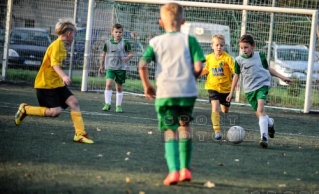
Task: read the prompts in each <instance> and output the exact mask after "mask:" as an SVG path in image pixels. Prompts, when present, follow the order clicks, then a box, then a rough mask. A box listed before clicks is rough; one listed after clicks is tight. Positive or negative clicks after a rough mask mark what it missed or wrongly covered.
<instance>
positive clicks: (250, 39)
mask: <svg viewBox="0 0 319 194" xmlns="http://www.w3.org/2000/svg"><path fill="white" fill-rule="evenodd" d="M241 42H243V43H248V44H250V45H255V41H254V37H253V36H252V35H251V34H244V35H242V36H241V37H240V39H239V41H238V43H241Z"/></svg>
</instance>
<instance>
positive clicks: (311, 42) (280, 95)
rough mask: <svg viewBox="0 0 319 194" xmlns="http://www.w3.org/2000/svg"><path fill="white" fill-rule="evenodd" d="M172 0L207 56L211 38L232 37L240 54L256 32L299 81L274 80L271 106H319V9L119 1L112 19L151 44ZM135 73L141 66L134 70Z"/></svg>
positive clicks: (240, 98) (272, 60) (273, 60)
mask: <svg viewBox="0 0 319 194" xmlns="http://www.w3.org/2000/svg"><path fill="white" fill-rule="evenodd" d="M168 2H176V3H179V4H181V5H183V6H184V8H185V17H186V20H187V24H188V28H189V30H188V31H187V33H189V34H190V35H193V36H195V37H196V38H197V39H198V41H199V42H200V44H201V46H202V48H203V50H204V52H205V54H209V53H211V52H212V50H211V48H210V41H211V36H212V35H213V34H215V33H223V34H224V35H226V39H227V40H226V44H227V51H228V52H229V53H230V54H231V55H232V56H234V57H236V56H237V55H238V54H239V48H238V43H237V41H238V39H239V37H240V36H241V35H242V34H245V33H247V34H252V35H253V36H254V38H255V41H256V50H258V51H262V52H264V53H265V54H266V55H267V58H268V63H269V65H270V66H271V67H272V68H274V69H276V70H277V71H278V72H280V73H282V74H284V75H285V76H288V77H291V78H293V79H294V81H295V82H294V83H295V84H293V85H290V86H287V85H286V84H285V83H283V82H282V81H281V80H278V79H276V78H273V79H272V89H271V91H270V93H269V99H268V104H267V105H268V106H271V107H274V108H281V109H291V110H296V111H300V112H304V113H309V112H312V111H318V110H319V102H318V100H317V99H319V89H318V88H319V53H318V52H317V51H316V42H317V40H318V37H317V36H316V26H317V23H318V10H310V9H292V8H278V7H263V6H250V5H234V4H219V3H203V2H189V1H165V0H152V1H146V0H115V1H114V6H113V8H112V9H113V13H112V14H113V17H112V20H113V21H112V22H113V23H116V22H119V23H121V24H123V25H124V26H125V29H128V30H130V31H134V32H135V33H136V34H137V36H138V38H139V41H140V42H141V43H142V45H143V46H144V47H146V46H147V44H148V40H149V38H151V37H152V36H156V35H159V34H161V33H163V29H162V28H161V27H159V24H158V19H159V18H160V16H159V9H160V6H162V5H163V4H165V3H168ZM95 9H98V6H96V7H95ZM95 22H96V21H95ZM132 71H136V70H135V69H134V68H133V69H132ZM153 76H155V74H154V75H153ZM132 79H134V78H132ZM204 81H205V79H200V80H199V83H198V85H199V89H200V97H203V98H205V97H206V96H205V95H206V94H205V91H204V83H205V82H204ZM84 83H85V82H84ZM127 83H128V84H129V80H128V82H127ZM236 102H238V103H243V104H245V103H246V102H245V98H244V94H243V91H240V92H238V93H237V95H236Z"/></svg>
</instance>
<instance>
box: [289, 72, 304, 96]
mask: <svg viewBox="0 0 319 194" xmlns="http://www.w3.org/2000/svg"><path fill="white" fill-rule="evenodd" d="M291 79H292V81H293V83H292V84H291V85H289V86H288V87H287V93H288V96H299V95H300V90H301V89H300V87H301V84H302V83H301V82H302V81H301V80H300V79H298V78H297V77H294V76H293V77H291Z"/></svg>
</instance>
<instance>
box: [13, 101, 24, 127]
mask: <svg viewBox="0 0 319 194" xmlns="http://www.w3.org/2000/svg"><path fill="white" fill-rule="evenodd" d="M25 106H27V104H26V103H22V104H20V106H19V108H18V111H17V112H16V114H15V115H14V121H15V123H16V125H17V126H18V125H20V124H21V121H22V120H23V119H24V118H25V117H26V116H27V113H26V111H25V108H24V107H25Z"/></svg>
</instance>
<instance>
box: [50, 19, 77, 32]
mask: <svg viewBox="0 0 319 194" xmlns="http://www.w3.org/2000/svg"><path fill="white" fill-rule="evenodd" d="M68 31H72V32H76V25H75V23H74V21H73V19H71V18H64V19H59V22H58V23H56V25H55V33H56V34H57V35H58V36H60V35H63V34H65V33H66V32H68Z"/></svg>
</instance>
